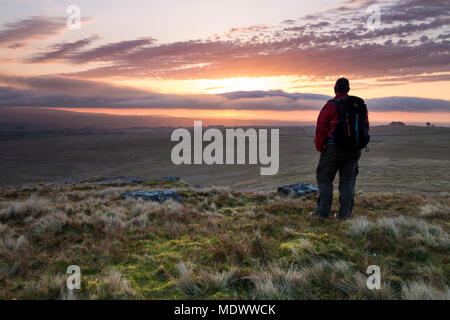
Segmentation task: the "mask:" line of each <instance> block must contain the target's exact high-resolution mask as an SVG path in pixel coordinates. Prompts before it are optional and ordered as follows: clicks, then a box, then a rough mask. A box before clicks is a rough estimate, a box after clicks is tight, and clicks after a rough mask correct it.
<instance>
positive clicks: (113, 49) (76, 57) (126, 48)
mask: <svg viewBox="0 0 450 320" xmlns="http://www.w3.org/2000/svg"><path fill="white" fill-rule="evenodd" d="M154 41H155V40H154V39H151V38H144V39H137V40H128V41H120V42H114V43H108V44H105V45H102V46H100V47H97V48H94V49H91V50H86V51H81V52H77V53H74V54H72V55H70V57H69V61H71V62H73V63H89V62H95V61H109V60H120V59H122V58H123V57H125V56H126V55H129V54H132V52H133V50H135V49H137V48H142V47H146V46H148V45H150V44H152V43H153V42H154Z"/></svg>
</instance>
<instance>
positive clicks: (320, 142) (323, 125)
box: [315, 102, 330, 151]
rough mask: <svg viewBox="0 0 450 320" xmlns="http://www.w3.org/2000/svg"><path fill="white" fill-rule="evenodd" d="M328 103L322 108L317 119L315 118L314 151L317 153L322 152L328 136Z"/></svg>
mask: <svg viewBox="0 0 450 320" xmlns="http://www.w3.org/2000/svg"><path fill="white" fill-rule="evenodd" d="M329 103H330V102H327V104H325V106H324V107H323V108H322V110H321V111H320V113H319V117H318V118H317V125H316V138H315V142H316V149H317V151H322V149H323V146H324V145H325V141H326V139H327V135H328V120H329V119H328V118H329V113H328V104H329Z"/></svg>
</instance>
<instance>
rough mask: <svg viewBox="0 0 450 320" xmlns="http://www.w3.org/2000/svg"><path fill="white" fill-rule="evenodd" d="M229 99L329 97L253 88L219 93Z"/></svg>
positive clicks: (317, 98)
mask: <svg viewBox="0 0 450 320" xmlns="http://www.w3.org/2000/svg"><path fill="white" fill-rule="evenodd" d="M220 95H221V96H223V97H226V98H228V99H229V100H236V99H243V98H265V97H284V98H288V99H290V100H293V101H297V100H301V99H304V100H305V99H306V100H322V101H323V100H325V99H329V97H328V96H325V95H322V94H312V93H288V92H284V91H283V90H269V91H264V90H255V91H234V92H228V93H223V94H220Z"/></svg>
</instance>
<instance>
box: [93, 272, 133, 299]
mask: <svg viewBox="0 0 450 320" xmlns="http://www.w3.org/2000/svg"><path fill="white" fill-rule="evenodd" d="M88 287H89V288H91V289H94V294H93V295H92V296H91V298H95V299H102V300H124V299H132V298H137V297H138V296H137V294H136V292H135V291H134V290H133V288H132V287H131V285H130V283H129V282H128V281H127V279H126V278H125V277H124V276H123V275H122V273H121V272H120V271H117V270H110V272H109V273H108V274H107V275H106V276H104V277H102V278H100V279H95V280H93V281H90V282H89V283H88Z"/></svg>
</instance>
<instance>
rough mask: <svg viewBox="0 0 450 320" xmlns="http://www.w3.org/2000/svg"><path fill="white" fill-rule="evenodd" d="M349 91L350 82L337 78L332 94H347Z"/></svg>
mask: <svg viewBox="0 0 450 320" xmlns="http://www.w3.org/2000/svg"><path fill="white" fill-rule="evenodd" d="M349 91H350V82H349V81H348V80H347V79H346V78H339V79H337V81H336V84H335V85H334V92H335V93H336V94H337V93H348V92H349Z"/></svg>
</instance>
